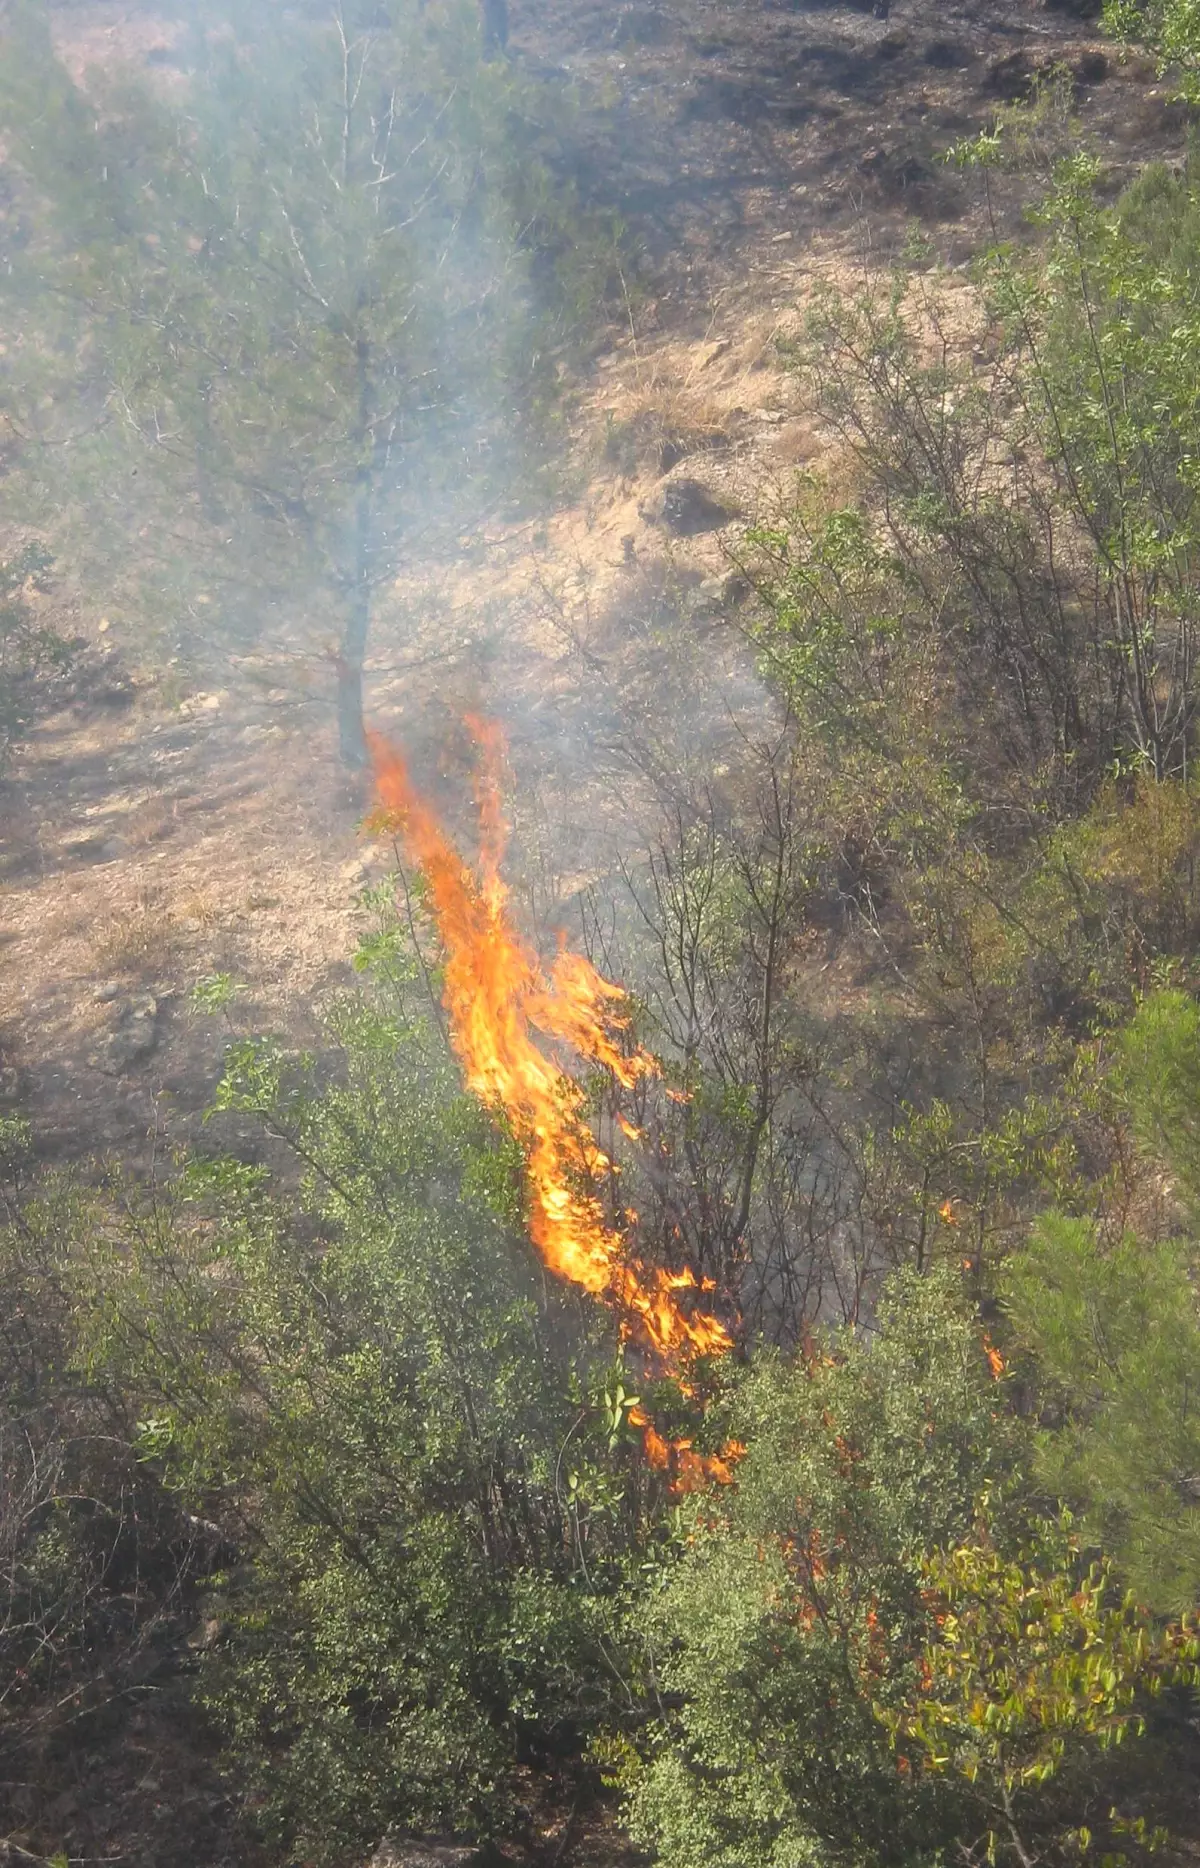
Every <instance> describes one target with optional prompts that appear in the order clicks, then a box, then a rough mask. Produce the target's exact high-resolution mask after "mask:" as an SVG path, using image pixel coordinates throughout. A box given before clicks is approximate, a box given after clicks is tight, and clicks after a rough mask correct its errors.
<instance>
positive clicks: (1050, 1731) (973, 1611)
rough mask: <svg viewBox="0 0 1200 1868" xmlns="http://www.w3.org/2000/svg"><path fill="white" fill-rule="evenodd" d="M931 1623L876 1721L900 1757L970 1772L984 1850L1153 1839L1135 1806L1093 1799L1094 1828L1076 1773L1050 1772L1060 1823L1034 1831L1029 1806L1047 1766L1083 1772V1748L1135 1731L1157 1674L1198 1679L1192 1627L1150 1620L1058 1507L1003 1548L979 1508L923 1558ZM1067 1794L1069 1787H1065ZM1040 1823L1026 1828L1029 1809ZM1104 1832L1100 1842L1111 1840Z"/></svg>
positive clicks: (1083, 1851)
mask: <svg viewBox="0 0 1200 1868" xmlns="http://www.w3.org/2000/svg"><path fill="white" fill-rule="evenodd" d="M924 1569H925V1574H926V1576H927V1578H928V1582H929V1592H930V1595H929V1599H930V1606H931V1607H932V1608H933V1609H934V1610H935V1615H934V1619H935V1621H936V1624H937V1633H936V1636H935V1638H934V1639H933V1640H932V1641H931V1642H930V1644H929V1646H928V1647H927V1648H926V1650H925V1656H924V1659H923V1662H922V1671H921V1680H920V1687H919V1691H918V1693H917V1694H916V1695H915V1697H914V1700H913V1702H912V1703H911V1705H910V1706H909V1707H908V1708H906V1709H905V1710H904V1711H903V1712H901V1713H899V1714H896V1713H890V1714H887V1715H886V1716H885V1722H886V1724H887V1726H888V1729H889V1730H890V1731H891V1733H892V1735H893V1738H894V1739H895V1741H896V1743H897V1744H898V1745H899V1744H902V1743H903V1744H904V1745H905V1746H906V1747H907V1749H906V1751H905V1752H903V1753H901V1756H902V1757H903V1759H904V1765H905V1769H906V1770H911V1769H912V1768H913V1761H914V1759H915V1761H916V1766H917V1768H919V1769H921V1770H924V1771H925V1772H927V1773H929V1774H931V1775H934V1776H941V1775H943V1774H949V1775H951V1776H952V1777H956V1778H959V1779H962V1780H965V1781H966V1783H968V1784H969V1785H970V1786H971V1792H972V1797H973V1800H974V1801H975V1802H976V1803H977V1806H978V1815H979V1820H980V1821H981V1822H982V1823H983V1824H984V1825H985V1834H986V1842H985V1845H984V1848H985V1852H986V1856H987V1859H988V1860H989V1861H995V1860H997V1859H998V1858H1000V1857H1002V1856H1004V1857H1009V1856H1015V1858H1016V1859H1017V1860H1018V1861H1019V1862H1022V1863H1024V1861H1025V1860H1027V1859H1029V1858H1031V1856H1032V1855H1033V1854H1034V1852H1035V1851H1036V1858H1037V1859H1039V1860H1045V1859H1047V1858H1048V1857H1052V1858H1055V1859H1060V1860H1068V1861H1074V1860H1078V1859H1079V1858H1080V1857H1081V1856H1083V1857H1086V1856H1087V1855H1088V1854H1089V1852H1090V1851H1091V1850H1092V1848H1093V1845H1094V1844H1101V1843H1102V1841H1104V1840H1107V1841H1109V1843H1110V1849H1109V1851H1108V1852H1106V1854H1105V1856H1104V1859H1106V1860H1112V1859H1121V1858H1122V1851H1121V1849H1120V1845H1121V1844H1123V1843H1124V1842H1125V1841H1126V1839H1127V1838H1128V1837H1132V1839H1133V1840H1134V1841H1136V1842H1138V1843H1141V1844H1148V1845H1150V1846H1153V1845H1154V1843H1155V1842H1156V1841H1165V1840H1166V1835H1165V1832H1164V1833H1163V1834H1162V1835H1161V1836H1156V1835H1153V1834H1150V1835H1147V1833H1146V1825H1145V1819H1144V1818H1142V1819H1141V1820H1140V1822H1139V1821H1138V1819H1134V1821H1133V1822H1132V1823H1130V1822H1128V1821H1125V1820H1123V1819H1121V1818H1120V1816H1119V1815H1118V1813H1117V1811H1116V1809H1115V1807H1113V1806H1111V1805H1110V1806H1109V1808H1108V1809H1107V1811H1104V1805H1103V1803H1102V1804H1101V1805H1100V1809H1101V1811H1104V1815H1105V1817H1106V1820H1105V1822H1104V1825H1103V1827H1104V1830H1105V1831H1106V1834H1105V1836H1104V1837H1101V1836H1094V1835H1093V1832H1092V1830H1091V1829H1090V1828H1089V1827H1088V1826H1087V1825H1086V1824H1085V1823H1083V1822H1081V1821H1080V1820H1079V1819H1080V1815H1081V1813H1082V1812H1083V1811H1085V1810H1086V1809H1087V1808H1088V1805H1089V1802H1091V1801H1092V1800H1093V1799H1089V1798H1088V1796H1087V1794H1086V1791H1084V1792H1083V1794H1081V1791H1082V1789H1083V1787H1082V1785H1080V1784H1076V1785H1074V1786H1072V1785H1071V1784H1070V1782H1069V1781H1068V1782H1061V1781H1060V1782H1059V1783H1057V1784H1055V1785H1054V1788H1055V1790H1056V1792H1057V1793H1058V1795H1060V1796H1064V1802H1063V1817H1062V1827H1061V1829H1060V1830H1059V1832H1058V1833H1057V1834H1054V1833H1053V1818H1051V1825H1050V1830H1051V1832H1050V1833H1049V1834H1047V1833H1045V1816H1046V1814H1048V1812H1042V1811H1039V1810H1038V1809H1037V1804H1038V1801H1039V1800H1044V1799H1043V1792H1044V1790H1045V1789H1046V1787H1047V1786H1050V1785H1051V1783H1052V1780H1056V1779H1066V1780H1070V1779H1071V1778H1072V1777H1073V1776H1076V1775H1079V1774H1082V1775H1083V1777H1084V1778H1085V1779H1086V1777H1087V1776H1088V1775H1089V1774H1092V1773H1094V1770H1095V1767H1096V1765H1097V1764H1098V1762H1099V1760H1098V1759H1097V1756H1096V1754H1097V1752H1104V1751H1107V1750H1109V1749H1110V1748H1111V1747H1112V1746H1114V1745H1119V1744H1121V1743H1122V1741H1123V1740H1124V1739H1126V1738H1127V1737H1135V1738H1136V1737H1140V1736H1141V1735H1142V1733H1143V1732H1144V1730H1145V1719H1144V1717H1143V1714H1142V1712H1141V1711H1140V1710H1138V1707H1139V1705H1142V1706H1144V1705H1145V1703H1146V1701H1147V1699H1148V1698H1152V1697H1154V1696H1155V1695H1157V1694H1158V1693H1160V1692H1161V1691H1162V1689H1163V1687H1164V1685H1172V1686H1175V1685H1190V1684H1194V1683H1195V1682H1196V1681H1197V1679H1200V1668H1198V1667H1197V1661H1198V1660H1200V1640H1198V1639H1197V1638H1196V1637H1195V1636H1193V1635H1191V1634H1187V1633H1185V1632H1183V1631H1180V1630H1174V1631H1167V1632H1166V1633H1165V1634H1162V1633H1156V1632H1155V1631H1154V1630H1153V1629H1152V1628H1151V1626H1150V1624H1149V1622H1148V1618H1147V1617H1146V1615H1145V1613H1144V1611H1141V1610H1139V1609H1137V1608H1135V1606H1134V1604H1133V1600H1132V1597H1131V1596H1130V1595H1128V1594H1124V1595H1123V1594H1122V1593H1121V1590H1120V1587H1119V1584H1118V1582H1117V1578H1116V1576H1115V1573H1114V1568H1113V1565H1112V1564H1111V1563H1110V1562H1109V1561H1107V1560H1102V1561H1100V1562H1093V1563H1091V1564H1090V1565H1085V1564H1084V1563H1083V1561H1082V1559H1081V1556H1080V1551H1079V1542H1078V1539H1077V1537H1076V1536H1075V1535H1074V1534H1073V1532H1072V1529H1071V1520H1070V1517H1069V1515H1066V1514H1064V1516H1063V1517H1061V1518H1060V1519H1057V1520H1049V1521H1046V1522H1043V1523H1040V1524H1037V1525H1035V1526H1034V1528H1033V1531H1032V1533H1031V1536H1030V1541H1029V1543H1028V1545H1027V1546H1025V1547H1022V1548H1021V1549H1020V1550H1018V1551H1017V1552H1016V1553H1015V1554H1014V1555H1012V1556H1005V1555H1003V1554H1002V1553H1001V1552H1000V1551H999V1550H997V1548H996V1546H995V1543H994V1542H993V1538H992V1533H991V1527H990V1526H989V1525H988V1523H987V1521H986V1519H985V1520H984V1521H983V1522H982V1523H981V1525H980V1527H979V1529H978V1531H977V1534H976V1537H975V1539H974V1540H973V1541H972V1542H971V1543H969V1544H963V1545H960V1546H958V1547H957V1548H955V1549H952V1550H948V1551H939V1552H935V1553H933V1554H932V1555H931V1556H930V1557H928V1558H927V1559H926V1560H925V1563H924ZM1072 1789H1073V1790H1074V1796H1073V1797H1072V1796H1071V1790H1072ZM1031 1815H1032V1817H1033V1821H1034V1823H1035V1824H1036V1825H1037V1827H1038V1828H1039V1829H1040V1830H1042V1833H1040V1834H1036V1835H1035V1834H1033V1833H1030V1831H1029V1830H1028V1828H1027V1824H1028V1822H1029V1819H1030V1816H1031ZM1112 1844H1117V1845H1118V1850H1117V1852H1116V1853H1115V1854H1114V1853H1113V1850H1112V1847H1111V1845H1112Z"/></svg>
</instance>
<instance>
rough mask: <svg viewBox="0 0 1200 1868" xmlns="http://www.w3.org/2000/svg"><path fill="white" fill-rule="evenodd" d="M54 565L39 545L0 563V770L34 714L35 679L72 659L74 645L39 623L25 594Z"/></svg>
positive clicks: (38, 585) (37, 585) (38, 587)
mask: <svg viewBox="0 0 1200 1868" xmlns="http://www.w3.org/2000/svg"><path fill="white" fill-rule="evenodd" d="M52 564H53V559H52V558H51V557H50V554H49V553H48V552H47V551H45V550H44V549H43V548H42V547H41V546H40V545H26V546H25V547H24V549H23V550H22V551H19V552H18V553H17V555H16V556H15V557H13V558H9V559H6V560H5V561H4V562H0V772H2V771H3V769H4V767H5V765H6V763H7V761H8V758H9V755H10V754H11V752H12V749H13V746H14V745H15V744H16V742H17V741H18V740H19V739H20V738H21V735H22V734H23V733H24V732H25V730H26V729H27V727H28V726H29V723H30V721H31V720H32V719H33V716H34V712H35V709H36V705H37V699H38V691H39V683H41V682H44V681H45V679H46V677H47V676H48V675H51V674H55V673H59V672H61V671H62V670H63V669H65V668H67V667H69V666H70V662H71V657H72V653H73V645H72V644H71V643H70V642H67V641H65V640H64V638H63V637H62V636H60V635H59V634H58V633H57V632H56V631H55V630H53V629H47V628H45V627H44V626H43V625H42V624H41V623H39V622H38V620H37V616H36V613H35V611H34V609H33V608H32V606H31V605H30V603H29V602H28V600H27V598H26V596H25V591H26V588H27V587H28V586H32V587H33V588H34V589H36V590H42V589H44V588H45V583H46V579H47V577H48V575H49V572H50V568H51V565H52Z"/></svg>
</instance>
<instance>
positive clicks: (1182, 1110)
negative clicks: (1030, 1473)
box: [1005, 993, 1200, 1614]
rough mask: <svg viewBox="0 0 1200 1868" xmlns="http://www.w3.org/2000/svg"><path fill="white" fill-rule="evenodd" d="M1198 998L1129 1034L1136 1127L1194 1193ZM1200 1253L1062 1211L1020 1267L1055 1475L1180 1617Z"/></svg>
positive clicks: (1193, 1476)
mask: <svg viewBox="0 0 1200 1868" xmlns="http://www.w3.org/2000/svg"><path fill="white" fill-rule="evenodd" d="M1198 1036H1200V1029H1198V1025H1197V1018H1196V1008H1195V1005H1194V1002H1193V1001H1191V1000H1190V999H1187V998H1185V997H1184V995H1182V994H1180V993H1160V994H1157V995H1155V996H1154V997H1153V998H1151V999H1149V1000H1147V1001H1146V1003H1145V1004H1144V1006H1143V1007H1142V1009H1141V1010H1140V1011H1139V1013H1138V1016H1137V1018H1136V1019H1135V1020H1134V1021H1133V1024H1132V1025H1131V1027H1130V1028H1129V1030H1128V1032H1127V1033H1126V1034H1124V1039H1123V1044H1122V1052H1123V1060H1124V1082H1125V1087H1126V1091H1127V1094H1128V1095H1129V1097H1130V1099H1131V1106H1132V1115H1133V1122H1134V1127H1135V1129H1136V1130H1137V1131H1138V1132H1139V1133H1140V1134H1141V1135H1142V1137H1143V1138H1144V1139H1145V1141H1146V1142H1147V1143H1148V1144H1149V1145H1150V1146H1152V1147H1154V1148H1155V1149H1156V1150H1157V1151H1158V1152H1159V1153H1160V1155H1165V1157H1166V1159H1167V1161H1168V1162H1169V1163H1170V1165H1171V1167H1172V1169H1173V1170H1174V1171H1175V1172H1176V1173H1177V1174H1178V1176H1179V1179H1180V1184H1181V1187H1182V1189H1183V1190H1184V1191H1185V1192H1186V1193H1187V1194H1188V1195H1189V1196H1190V1197H1191V1198H1193V1199H1194V1197H1195V1186H1196V1181H1195V1178H1194V1176H1195V1133H1194V1131H1195V1087H1196V1072H1197V1055H1198V1050H1197V1039H1198ZM1194 1270H1195V1250H1194V1247H1193V1246H1192V1245H1191V1244H1190V1243H1187V1244H1184V1243H1180V1242H1178V1241H1172V1240H1155V1239H1153V1238H1151V1239H1139V1238H1138V1237H1136V1236H1135V1235H1134V1234H1132V1233H1131V1232H1127V1231H1126V1232H1118V1233H1117V1235H1116V1236H1115V1237H1113V1236H1109V1235H1108V1234H1107V1233H1106V1232H1105V1231H1104V1230H1103V1229H1102V1228H1100V1227H1099V1226H1098V1225H1096V1224H1095V1223H1093V1222H1092V1221H1090V1220H1084V1219H1079V1218H1070V1217H1068V1216H1066V1215H1064V1214H1050V1215H1048V1216H1047V1217H1046V1218H1044V1219H1043V1220H1042V1221H1041V1222H1040V1223H1039V1225H1038V1226H1037V1227H1036V1228H1035V1230H1034V1233H1033V1236H1032V1238H1031V1239H1030V1241H1029V1244H1028V1246H1027V1248H1026V1249H1025V1250H1024V1251H1023V1252H1021V1253H1020V1254H1018V1255H1017V1256H1015V1257H1014V1258H1013V1260H1012V1261H1011V1263H1010V1264H1009V1266H1008V1268H1007V1271H1006V1274H1005V1287H1006V1303H1007V1308H1008V1311H1009V1315H1010V1317H1011V1320H1012V1323H1013V1326H1014V1328H1015V1330H1016V1333H1017V1336H1018V1338H1019V1340H1020V1342H1021V1343H1022V1344H1023V1345H1024V1346H1025V1347H1026V1348H1027V1349H1028V1350H1029V1351H1030V1352H1031V1353H1032V1356H1033V1358H1034V1363H1035V1367H1036V1370H1037V1372H1038V1375H1039V1378H1040V1380H1041V1382H1042V1384H1043V1389H1044V1393H1045V1396H1046V1402H1047V1406H1048V1409H1049V1418H1050V1421H1051V1422H1052V1424H1051V1425H1049V1426H1047V1427H1046V1428H1045V1429H1044V1430H1043V1432H1042V1433H1041V1434H1040V1435H1039V1454H1040V1461H1041V1468H1042V1472H1043V1475H1044V1478H1045V1482H1046V1484H1047V1485H1048V1486H1049V1487H1050V1488H1052V1489H1053V1490H1054V1491H1055V1492H1057V1493H1059V1494H1060V1495H1061V1496H1064V1497H1066V1498H1069V1499H1070V1500H1071V1501H1072V1502H1073V1503H1075V1504H1077V1505H1078V1507H1079V1508H1080V1510H1081V1511H1082V1512H1083V1514H1084V1519H1085V1522H1086V1524H1087V1526H1088V1529H1089V1531H1090V1533H1091V1534H1092V1536H1093V1537H1094V1538H1095V1540H1096V1542H1097V1543H1103V1544H1104V1545H1105V1546H1106V1548H1108V1549H1109V1550H1110V1551H1111V1552H1112V1553H1113V1555H1114V1556H1115V1557H1116V1558H1117V1559H1118V1561H1119V1562H1120V1564H1121V1566H1122V1571H1123V1574H1124V1575H1125V1576H1126V1577H1127V1578H1128V1579H1129V1581H1130V1582H1131V1583H1132V1585H1133V1587H1134V1589H1135V1590H1136V1591H1137V1594H1138V1597H1139V1599H1140V1600H1142V1601H1144V1602H1146V1603H1148V1604H1149V1605H1150V1606H1151V1607H1152V1608H1154V1609H1156V1610H1158V1611H1160V1612H1163V1613H1169V1614H1180V1613H1189V1612H1191V1611H1193V1610H1194V1609H1195V1607H1196V1605H1197V1602H1198V1601H1200V1482H1198V1480H1200V1417H1198V1416H1197V1412H1196V1400H1195V1397H1196V1394H1197V1392H1198V1389H1200V1314H1198V1313H1197V1306H1196V1297H1195V1290H1194V1285H1193V1276H1194Z"/></svg>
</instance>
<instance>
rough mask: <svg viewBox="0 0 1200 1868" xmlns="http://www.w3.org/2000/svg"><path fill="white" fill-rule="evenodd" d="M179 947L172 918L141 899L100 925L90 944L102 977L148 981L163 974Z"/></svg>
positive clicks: (173, 918)
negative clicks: (111, 975)
mask: <svg viewBox="0 0 1200 1868" xmlns="http://www.w3.org/2000/svg"><path fill="white" fill-rule="evenodd" d="M178 946H179V927H178V923H177V922H176V919H175V917H174V915H172V914H171V913H170V912H169V910H168V909H166V908H165V907H163V906H162V904H161V903H157V902H153V901H149V900H147V899H146V898H144V897H143V898H141V899H140V900H138V901H137V902H135V903H134V904H133V905H132V906H131V907H130V909H129V910H128V912H127V913H125V914H118V915H112V916H110V917H109V918H108V919H106V920H104V921H101V922H100V923H99V924H98V926H97V928H96V931H95V935H94V936H93V940H92V953H93V956H94V958H95V961H96V964H97V967H98V968H100V969H102V970H103V971H104V972H106V973H123V974H129V975H132V976H133V977H135V978H137V979H149V978H151V977H152V976H156V975H160V974H163V973H166V972H168V971H169V970H170V968H171V966H172V965H173V963H174V960H175V957H176V954H177V951H178Z"/></svg>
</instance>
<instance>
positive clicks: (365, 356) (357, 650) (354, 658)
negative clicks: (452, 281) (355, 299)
mask: <svg viewBox="0 0 1200 1868" xmlns="http://www.w3.org/2000/svg"><path fill="white" fill-rule="evenodd" d="M362 309H363V307H362V305H361V304H360V306H359V311H360V313H361V311H362ZM355 357H356V363H357V375H358V443H359V447H360V449H361V450H362V454H361V457H360V462H359V467H358V472H357V474H356V475H355V479H356V482H357V495H356V498H355V503H354V581H353V583H352V585H351V588H350V605H349V610H348V612H347V615H346V627H345V629H344V630H343V632H342V652H341V654H340V656H339V657H338V663H337V676H338V697H337V698H338V747H339V750H340V752H341V755H342V764H343V765H347V766H349V767H350V769H351V771H355V772H358V771H361V770H362V768H363V767H364V766H365V765H366V764H367V762H368V760H367V731H366V724H365V721H364V719H363V659H364V657H365V655H366V652H367V636H368V634H369V632H370V627H371V561H370V560H371V466H370V462H369V459H368V458H367V449H368V446H369V444H370V441H371V347H370V344H369V342H368V340H367V338H366V336H365V335H364V334H363V333H362V332H361V331H360V332H359V336H358V340H357V342H356V344H355Z"/></svg>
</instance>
